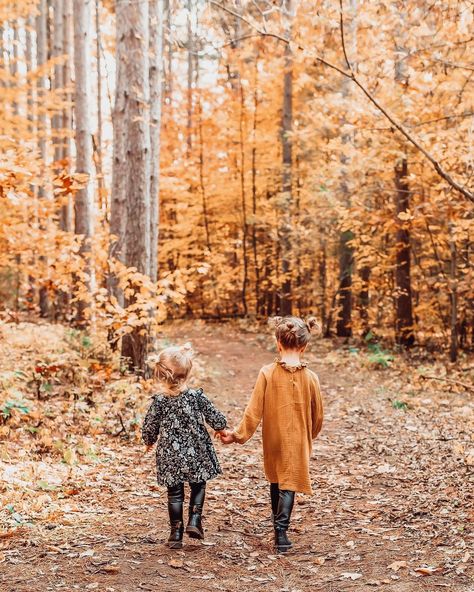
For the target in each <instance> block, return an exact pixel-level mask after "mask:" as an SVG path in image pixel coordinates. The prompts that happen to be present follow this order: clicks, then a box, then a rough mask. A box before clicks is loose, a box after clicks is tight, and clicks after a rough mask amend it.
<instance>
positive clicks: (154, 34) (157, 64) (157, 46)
mask: <svg viewBox="0 0 474 592" xmlns="http://www.w3.org/2000/svg"><path fill="white" fill-rule="evenodd" d="M163 5H164V2H163V0H151V1H150V143H151V153H150V159H151V163H150V278H151V279H152V281H154V282H156V280H157V278H158V223H159V203H160V130H161V106H162V96H163V14H164V6H163Z"/></svg>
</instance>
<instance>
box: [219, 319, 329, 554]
mask: <svg viewBox="0 0 474 592" xmlns="http://www.w3.org/2000/svg"><path fill="white" fill-rule="evenodd" d="M272 323H273V325H274V327H275V337H276V341H277V345H278V350H279V353H280V359H279V360H278V361H276V362H274V363H273V364H269V365H267V366H264V367H263V368H262V369H261V370H260V373H259V375H258V378H257V383H256V385H255V388H254V390H253V393H252V396H251V398H250V401H249V403H248V405H247V408H246V409H245V412H244V416H243V418H242V421H241V422H240V424H239V425H238V427H237V428H236V429H235V430H234V431H233V432H225V433H222V434H220V438H221V440H222V442H224V444H230V443H231V442H238V443H239V444H244V443H245V442H247V440H249V439H250V438H251V437H252V436H253V434H254V433H255V430H256V429H257V427H258V425H259V423H260V421H262V424H263V425H262V440H263V460H264V467H265V475H266V478H267V479H268V481H269V482H270V496H271V504H272V513H273V525H274V530H275V546H276V548H277V551H278V552H286V551H288V549H289V548H290V547H291V542H290V540H289V539H288V536H287V530H288V527H289V525H290V518H291V512H292V510H293V504H294V499H295V492H301V493H307V494H311V493H312V489H311V481H310V476H309V459H310V455H311V451H312V441H313V439H314V438H316V436H317V435H318V434H319V432H320V430H321V426H322V422H323V404H322V398H321V393H320V388H319V380H318V377H317V376H316V374H315V373H314V372H312V371H311V370H310V369H309V368H308V367H307V365H306V363H305V362H303V361H302V360H301V355H302V354H303V352H304V351H305V349H306V346H307V345H308V342H309V340H310V337H311V334H312V333H315V332H318V331H319V325H318V323H317V321H316V319H314V318H310V319H308V320H307V321H304V320H303V319H300V318H298V317H292V316H289V317H284V318H282V317H275V318H274V319H272Z"/></svg>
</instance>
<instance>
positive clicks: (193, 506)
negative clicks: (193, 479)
mask: <svg viewBox="0 0 474 592" xmlns="http://www.w3.org/2000/svg"><path fill="white" fill-rule="evenodd" d="M189 485H190V487H191V498H190V500H189V519H188V525H187V526H186V534H189V536H190V537H191V538H192V539H203V538H204V530H203V528H202V510H203V507H204V499H205V497H206V482H205V481H203V482H202V483H190V484H189Z"/></svg>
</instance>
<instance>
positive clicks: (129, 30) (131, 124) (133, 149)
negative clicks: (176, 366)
mask: <svg viewBox="0 0 474 592" xmlns="http://www.w3.org/2000/svg"><path fill="white" fill-rule="evenodd" d="M148 8H149V4H148V2H135V1H134V0H128V1H122V2H119V3H117V6H116V14H117V27H118V28H117V54H118V55H117V59H119V56H126V60H125V72H124V74H125V81H126V85H127V86H126V88H125V89H124V90H125V91H126V110H125V120H124V125H125V129H126V135H125V146H124V148H125V150H124V155H125V162H126V168H125V179H124V190H125V195H126V198H127V199H126V211H127V225H126V229H125V264H126V265H127V267H133V268H136V269H137V271H138V272H139V273H141V274H145V275H148V274H149V273H150V112H149V106H150V70H149V59H148V52H149V10H148ZM137 289H139V286H137ZM134 302H135V297H134V296H133V295H131V296H128V297H127V302H126V304H127V305H131V304H133V303H134ZM142 318H144V317H143V316H142ZM147 346H148V332H147V327H146V326H144V325H142V326H136V327H134V328H133V330H132V332H131V333H129V334H127V335H125V336H124V338H123V339H122V356H123V357H124V358H126V359H128V360H129V365H130V367H131V368H134V369H138V370H143V369H144V366H145V359H146V354H147Z"/></svg>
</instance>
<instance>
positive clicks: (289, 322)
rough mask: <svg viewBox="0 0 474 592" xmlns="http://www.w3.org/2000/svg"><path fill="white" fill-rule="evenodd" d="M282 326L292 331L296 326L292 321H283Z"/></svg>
mask: <svg viewBox="0 0 474 592" xmlns="http://www.w3.org/2000/svg"><path fill="white" fill-rule="evenodd" d="M284 326H285V328H286V329H287V331H293V330H294V329H295V328H296V326H295V324H294V323H293V322H292V321H285V323H284Z"/></svg>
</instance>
